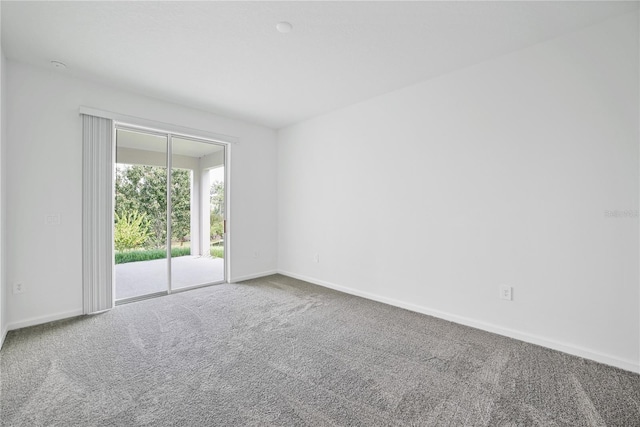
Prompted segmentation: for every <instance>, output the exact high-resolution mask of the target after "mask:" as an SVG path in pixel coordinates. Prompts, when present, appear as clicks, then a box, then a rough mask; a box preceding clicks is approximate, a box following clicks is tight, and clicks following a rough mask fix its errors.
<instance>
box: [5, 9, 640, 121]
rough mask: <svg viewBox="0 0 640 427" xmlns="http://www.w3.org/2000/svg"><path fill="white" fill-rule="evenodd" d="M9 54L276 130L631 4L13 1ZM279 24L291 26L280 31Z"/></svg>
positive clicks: (7, 29)
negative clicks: (54, 62) (64, 66)
mask: <svg viewBox="0 0 640 427" xmlns="http://www.w3.org/2000/svg"><path fill="white" fill-rule="evenodd" d="M0 7H1V8H2V47H3V50H4V53H5V55H6V57H8V58H9V59H12V60H16V61H21V62H26V63H30V64H34V65H37V66H43V67H49V61H51V60H59V61H62V62H65V63H66V64H67V65H68V68H67V70H65V71H64V72H65V73H69V74H71V75H74V76H78V77H82V78H88V79H91V80H94V81H98V82H102V83H106V84H109V85H114V86H117V87H120V88H124V89H127V90H130V91H134V92H137V93H141V94H145V95H148V96H152V97H155V98H159V99H162V100H166V101H170V102H176V103H180V104H184V105H187V106H190V107H195V108H199V109H202V110H206V111H209V112H212V113H217V114H220V115H224V116H227V117H232V118H238V119H242V120H245V121H248V122H252V123H258V124H263V125H266V126H269V127H272V128H280V127H283V126H286V125H289V124H292V123H296V122H298V121H301V120H304V119H307V118H310V117H313V116H316V115H319V114H322V113H325V112H328V111H331V110H334V109H337V108H340V107H343V106H347V105H350V104H353V103H356V102H359V101H363V100H365V99H368V98H371V97H374V96H377V95H380V94H383V93H386V92H389V91H392V90H395V89H399V88H401V87H404V86H408V85H411V84H414V83H418V82H420V81H423V80H426V79H429V78H432V77H435V76H438V75H441V74H443V73H446V72H449V71H452V70H455V69H459V68H461V67H465V66H469V65H472V64H475V63H478V62H481V61H484V60H487V59H489V58H493V57H496V56H499V55H502V54H505V53H508V52H511V51H514V50H517V49H521V48H524V47H527V46H530V45H533V44H535V43H539V42H541V41H543V40H547V39H550V38H553V37H556V36H559V35H562V34H564V33H567V32H570V31H573V30H576V29H579V28H581V27H585V26H588V25H591V24H594V23H597V22H600V21H602V20H605V19H607V18H609V17H612V16H615V15H618V14H621V13H624V12H627V11H630V10H634V9H637V8H638V2H609V1H607V2H597V1H589V2H391V1H390V2H57V1H49V2H10V1H2V2H1V3H0ZM279 21H289V22H291V23H292V24H293V31H292V32H290V33H288V34H281V33H278V32H277V31H276V29H275V25H276V23H278V22H279Z"/></svg>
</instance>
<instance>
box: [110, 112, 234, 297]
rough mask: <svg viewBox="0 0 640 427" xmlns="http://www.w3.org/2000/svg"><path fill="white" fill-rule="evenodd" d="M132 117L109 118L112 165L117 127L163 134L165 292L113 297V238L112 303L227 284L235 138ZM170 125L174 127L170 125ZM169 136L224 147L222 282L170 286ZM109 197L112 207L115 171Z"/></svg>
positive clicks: (170, 142) (114, 284)
mask: <svg viewBox="0 0 640 427" xmlns="http://www.w3.org/2000/svg"><path fill="white" fill-rule="evenodd" d="M130 119H132V118H128V119H125V120H117V119H113V120H112V123H113V124H112V130H113V132H112V134H113V151H114V152H113V156H112V158H113V165H112V166H113V168H114V170H115V166H116V150H117V141H116V138H117V132H116V131H117V130H118V129H122V130H128V131H133V132H141V133H147V134H152V135H156V136H162V137H166V140H167V150H166V156H167V163H166V167H167V203H168V205H167V238H168V242H169V243H168V244H167V248H166V250H167V258H166V260H167V281H168V283H167V290H166V291H160V292H152V293H149V294H145V295H140V296H134V297H129V298H123V299H119V300H116V299H115V298H116V297H115V296H116V277H115V258H114V256H113V255H115V247H114V244H113V241H112V242H111V246H112V247H111V251H112V259H113V260H114V261H113V264H112V268H113V270H114V274H113V275H112V283H111V286H112V289H113V298H114V305H121V304H127V303H130V302H135V301H140V300H144V299H149V298H155V297H158V296H164V295H171V294H174V293H179V292H185V291H189V290H192V289H197V288H202V287H207V286H213V285H218V284H222V283H229V277H231V276H230V270H231V256H230V252H231V251H230V247H231V233H230V216H231V215H230V214H231V198H230V182H231V180H230V178H231V167H230V165H231V162H230V158H231V145H232V144H233V143H234V142H235V141H226V140H225V139H231V138H224V139H222V138H217V137H207V136H200V135H194V133H196V134H197V133H200V132H198V131H195V130H194V132H193V133H190V132H188V130H187V132H182V131H177V132H176V131H171V130H167V129H165V128H164V127H150V126H146V125H143V124H138V123H136V122H138V121H137V120H135V119H134V120H130ZM171 127H173V126H171ZM172 137H178V138H181V139H187V140H191V141H195V142H201V143H205V144H212V145H217V146H221V147H222V148H223V150H224V216H223V224H224V230H223V247H224V261H223V262H224V278H223V280H222V281H217V282H211V283H203V284H197V285H193V286H186V287H181V288H178V289H172V286H171V243H170V242H171V237H170V236H171V209H170V205H169V201H170V200H171V166H172V157H173V153H172V148H173V146H172ZM112 188H113V191H112V197H113V198H114V202H113V206H114V207H115V173H114V174H113V182H112ZM110 215H111V217H112V221H111V224H112V227H113V226H114V225H113V224H114V221H113V212H111V213H110Z"/></svg>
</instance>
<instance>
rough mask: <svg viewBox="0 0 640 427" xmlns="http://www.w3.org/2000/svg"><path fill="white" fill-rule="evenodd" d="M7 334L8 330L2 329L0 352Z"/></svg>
mask: <svg viewBox="0 0 640 427" xmlns="http://www.w3.org/2000/svg"><path fill="white" fill-rule="evenodd" d="M7 332H9V328H3V329H2V334H0V350H2V346H3V345H4V340H5V338H7Z"/></svg>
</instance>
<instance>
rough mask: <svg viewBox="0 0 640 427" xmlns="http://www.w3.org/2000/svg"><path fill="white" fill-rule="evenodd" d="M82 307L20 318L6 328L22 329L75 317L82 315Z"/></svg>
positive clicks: (10, 329) (11, 329)
mask: <svg viewBox="0 0 640 427" xmlns="http://www.w3.org/2000/svg"><path fill="white" fill-rule="evenodd" d="M82 314H83V313H82V309H78V310H71V311H65V312H62V313H55V314H50V315H47V316H40V317H32V318H30V319H25V320H20V321H18V322H13V323H9V325H8V326H7V329H8V330H9V331H13V330H15V329H22V328H26V327H29V326H35V325H41V324H43V323H49V322H54V321H56V320H62V319H68V318H69V317H76V316H80V315H82Z"/></svg>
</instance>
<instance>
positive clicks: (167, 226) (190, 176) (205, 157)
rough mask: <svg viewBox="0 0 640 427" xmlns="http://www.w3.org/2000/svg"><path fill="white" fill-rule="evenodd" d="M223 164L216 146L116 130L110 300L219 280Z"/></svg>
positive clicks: (221, 274)
mask: <svg viewBox="0 0 640 427" xmlns="http://www.w3.org/2000/svg"><path fill="white" fill-rule="evenodd" d="M224 162H225V147H224V145H219V144H215V143H212V142H209V141H204V140H200V139H194V138H189V137H185V136H178V135H172V134H165V133H159V132H150V131H147V130H140V129H136V128H132V127H128V126H121V125H118V126H117V127H116V165H115V172H116V173H115V176H116V179H115V212H114V218H115V224H114V249H115V273H116V274H115V287H116V301H117V302H126V301H131V300H135V299H139V298H146V297H149V296H155V295H162V294H167V293H171V292H172V291H176V290H183V289H188V288H191V287H195V286H202V285H208V284H213V283H220V282H223V281H224V280H225V271H224V266H225V262H224V255H225V253H224V247H225V241H224V237H225V230H224V218H225V217H224V196H225V181H224V176H225V174H224ZM168 171H171V172H170V173H168Z"/></svg>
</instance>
